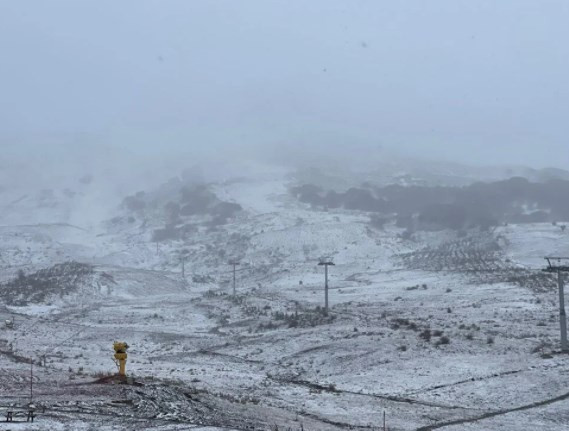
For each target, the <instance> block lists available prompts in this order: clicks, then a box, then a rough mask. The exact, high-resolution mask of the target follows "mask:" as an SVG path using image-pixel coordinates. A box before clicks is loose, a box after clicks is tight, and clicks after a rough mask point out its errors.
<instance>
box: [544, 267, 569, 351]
mask: <svg viewBox="0 0 569 431" xmlns="http://www.w3.org/2000/svg"><path fill="white" fill-rule="evenodd" d="M545 260H546V261H547V268H545V269H544V271H545V272H550V273H554V272H556V273H557V287H558V289H559V325H560V327H561V352H562V353H569V347H568V346H567V316H566V314H565V292H564V286H563V273H566V272H569V257H546V258H545ZM552 261H557V263H552Z"/></svg>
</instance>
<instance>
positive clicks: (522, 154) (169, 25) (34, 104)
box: [0, 0, 569, 168]
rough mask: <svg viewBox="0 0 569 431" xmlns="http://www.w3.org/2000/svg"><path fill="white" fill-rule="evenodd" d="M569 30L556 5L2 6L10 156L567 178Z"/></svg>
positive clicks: (58, 2)
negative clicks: (91, 155)
mask: <svg viewBox="0 0 569 431" xmlns="http://www.w3.org/2000/svg"><path fill="white" fill-rule="evenodd" d="M567 22H569V3H568V2H566V1H564V0H557V1H555V0H549V1H540V2H538V1H529V0H504V1H501V2H495V1H489V0H479V1H476V2H473V1H468V0H435V1H430V2H424V1H420V0H415V1H371V0H369V1H364V0H361V1H335V0H313V1H310V2H306V1H300V0H297V1H284V0H282V1H281V0H271V1H267V0H263V1H261V0H250V1H240V2H237V1H228V0H227V1H222V0H208V1H185V0H169V1H167V2H164V1H158V0H154V1H151V0H136V1H135V0H123V1H120V2H116V1H108V0H97V1H81V2H77V1H73V0H53V1H50V2H45V1H41V0H36V1H33V0H30V1H26V2H21V1H15V0H14V1H9V0H4V1H3V2H2V3H1V4H0V49H1V51H2V53H3V56H2V57H3V58H2V62H1V63H2V67H1V68H0V77H1V80H0V82H1V84H0V85H1V87H0V88H1V95H2V98H1V99H2V103H0V117H1V118H2V122H0V145H1V146H2V147H3V149H4V154H5V156H6V155H10V154H11V153H14V154H17V155H26V154H34V153H37V152H38V151H40V152H41V151H46V150H47V149H49V150H50V151H51V150H52V149H54V150H58V149H59V150H61V151H65V150H66V149H69V148H73V150H74V152H75V153H77V154H81V151H82V148H93V147H94V148H101V149H102V151H103V152H104V149H109V148H110V149H118V150H120V151H125V152H127V153H135V154H138V155H140V156H141V157H154V156H156V155H158V154H163V153H172V154H174V153H175V154H183V155H185V156H187V157H188V158H190V159H191V158H192V157H194V156H195V155H197V154H201V153H203V152H212V151H213V153H215V152H220V153H222V152H223V153H227V152H230V153H239V152H241V151H245V152H246V154H251V155H253V154H254V153H256V152H258V151H262V150H267V151H268V152H271V151H277V150H278V151H279V152H280V153H281V154H282V153H286V152H291V153H295V152H298V153H300V156H301V157H302V152H303V151H307V150H306V149H307V148H311V149H315V151H326V152H334V151H338V152H341V153H343V154H346V153H348V154H349V152H350V151H351V149H352V148H356V150H355V151H364V152H365V151H366V149H367V148H370V149H377V148H380V147H381V148H384V149H387V150H393V151H397V152H400V153H403V154H409V155H413V156H418V157H428V158H431V159H441V160H454V161H459V162H462V163H474V164H526V165H530V166H533V167H542V166H556V167H560V168H569V151H567V149H568V147H569V146H568V140H567V126H566V124H567V123H566V121H567V118H569V86H568V85H567V76H569V47H568V45H567V43H566V41H567V40H569V27H568V26H567ZM87 154H88V153H87Z"/></svg>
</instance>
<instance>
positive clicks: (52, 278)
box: [0, 170, 569, 431]
mask: <svg viewBox="0 0 569 431" xmlns="http://www.w3.org/2000/svg"><path fill="white" fill-rule="evenodd" d="M303 178H305V177H303V176H302V175H300V174H298V173H295V172H288V171H286V170H275V171H273V172H267V171H263V172H262V173H260V174H256V173H255V172H246V173H244V174H243V175H242V176H239V177H238V178H235V179H232V180H224V181H219V182H212V183H208V184H199V185H196V184H195V181H194V180H192V181H185V180H183V179H177V180H175V181H173V182H169V183H167V184H166V185H163V186H160V185H159V184H157V185H156V187H154V188H152V189H148V190H145V191H144V192H141V193H135V194H132V195H129V197H128V198H127V196H123V198H127V199H125V200H118V201H117V202H116V204H115V205H114V206H112V208H113V210H112V213H111V214H106V213H105V215H104V216H103V215H102V214H101V215H100V214H97V217H94V218H93V219H90V220H89V221H88V222H87V223H84V224H72V223H71V220H70V219H69V215H70V214H75V207H74V205H75V204H74V203H73V202H75V201H74V199H75V196H69V197H68V198H66V199H69V201H65V199H63V197H61V196H59V194H50V193H47V195H45V196H47V197H45V196H44V197H45V199H44V200H43V201H42V200H41V199H40V200H39V201H38V200H37V196H36V195H33V194H29V195H26V196H27V197H25V198H22V200H21V201H19V202H14V201H12V202H11V203H9V204H6V203H4V209H6V214H8V215H7V216H5V217H3V218H2V223H3V226H2V227H0V283H1V284H0V293H2V295H1V296H0V298H2V299H1V302H0V318H1V319H2V320H1V321H2V322H4V321H5V320H9V321H11V322H13V324H10V325H9V327H8V326H5V327H4V328H2V329H0V367H1V368H2V369H3V373H2V377H0V381H1V383H2V384H1V385H0V396H2V400H3V401H2V406H3V407H2V408H4V409H6V408H7V406H9V405H14V406H17V407H19V408H20V407H22V406H23V405H24V404H25V402H26V397H27V396H28V394H29V372H30V365H29V363H27V362H26V361H28V358H32V359H33V361H34V363H35V366H34V377H33V379H34V388H35V389H34V393H35V395H34V403H35V404H37V405H38V406H40V409H39V410H38V418H37V419H36V421H37V422H36V425H39V424H41V425H42V426H44V427H50V428H53V429H85V430H87V429H94V427H95V426H96V427H97V428H100V429H157V430H158V429H159V430H170V429H189V428H191V429H196V430H214V429H259V430H269V429H271V427H274V426H275V425H276V426H278V429H289V428H290V429H292V430H299V429H305V430H307V431H312V430H315V431H316V430H336V429H337V430H339V429H370V430H371V429H380V428H381V426H382V420H383V414H384V412H385V414H386V417H387V425H388V427H389V429H390V430H431V429H445V430H449V431H452V430H459V429H460V430H462V429H469V430H480V431H481V430H488V429H501V430H511V431H514V430H519V429H522V428H524V427H525V428H527V429H543V430H545V429H547V430H563V429H565V426H566V424H567V422H568V420H569V404H568V400H569V393H568V392H567V389H566V384H565V383H566V382H565V381H564V380H563V378H560V377H559V376H564V375H566V374H567V373H568V372H569V363H568V362H567V358H566V356H564V355H561V354H559V353H558V335H559V334H558V332H559V324H558V317H557V306H558V305H557V302H556V301H557V293H556V290H555V289H556V284H555V280H553V279H552V278H551V277H550V276H549V275H547V274H545V273H542V272H541V271H540V269H541V268H542V267H543V266H544V261H543V257H544V256H545V255H548V254H560V255H569V232H567V231H565V230H564V229H561V228H560V225H562V224H563V222H564V221H563V220H560V221H559V223H557V224H556V225H553V224H551V223H541V224H539V223H537V224H509V225H507V226H499V227H495V228H492V229H489V230H484V231H481V230H477V229H471V230H467V231H461V232H454V231H435V232H433V231H418V232H414V233H413V234H412V235H407V234H406V229H403V228H399V227H397V226H396V224H395V221H394V220H387V221H386V222H385V224H384V225H383V226H382V227H378V226H375V225H374V224H373V223H370V217H371V215H372V214H370V213H368V212H363V211H356V210H347V209H330V210H328V211H326V210H323V209H318V208H314V207H311V206H310V205H308V204H305V203H301V202H300V201H298V200H297V199H296V198H295V197H294V196H293V195H292V194H291V193H290V189H291V187H292V186H295V185H298V184H299V182H300V181H302V179H303ZM85 193H87V191H85ZM48 195H49V196H48ZM33 196H36V197H33ZM32 197H33V199H32ZM48 197H49V199H47V198H48ZM46 199H47V200H46ZM42 202H43V203H42ZM82 202H85V201H84V200H83V201H82ZM121 202H122V204H121ZM42 205H43V206H42ZM77 205H79V202H77ZM42 208H43V209H42ZM44 210H45V211H44ZM17 214H22V216H21V218H18V217H16V215H17ZM565 222H567V221H565ZM157 232H158V234H157ZM321 258H327V259H332V260H333V261H334V263H335V266H332V267H330V274H329V275H330V278H329V284H330V289H329V300H330V310H329V312H328V313H326V312H325V310H324V309H323V306H324V288H323V285H324V274H323V269H322V267H321V266H319V265H318V263H319V261H320V259H321ZM232 261H238V262H239V265H238V266H237V267H236V272H235V288H236V295H233V266H232V265H230V262H232ZM77 265H79V266H77ZM36 286H40V287H41V289H42V290H41V291H42V292H44V293H45V294H42V295H38V294H34V292H35V290H34V289H36ZM16 295H18V296H16ZM115 340H121V341H126V342H128V344H129V345H130V346H131V347H130V349H129V351H128V354H129V358H128V362H127V370H128V373H129V374H130V375H131V376H134V377H135V378H134V382H131V383H132V384H130V385H110V384H105V383H103V382H104V381H105V380H104V379H103V380H102V381H100V382H99V383H94V382H95V381H96V379H97V378H99V377H101V376H104V375H105V373H114V372H115V371H116V368H115V364H114V363H113V362H112V360H111V358H112V353H113V350H112V342H113V341H115ZM40 364H41V365H40ZM43 407H45V411H44V410H43ZM17 426H18V427H19V428H15V429H30V430H32V429H37V428H33V426H35V425H33V426H32V425H29V426H26V425H23V424H18V425H17ZM105 427H106V428H105Z"/></svg>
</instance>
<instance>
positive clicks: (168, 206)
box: [123, 185, 242, 241]
mask: <svg viewBox="0 0 569 431" xmlns="http://www.w3.org/2000/svg"><path fill="white" fill-rule="evenodd" d="M123 207H124V208H126V209H128V210H129V211H131V212H133V213H136V214H138V215H143V214H145V213H146V212H148V211H152V212H158V213H159V214H162V215H163V218H164V220H165V224H164V227H163V228H160V229H156V230H155V231H154V234H153V241H166V240H172V239H181V238H185V237H187V236H188V235H189V234H191V233H192V232H194V231H195V229H196V226H195V224H193V223H191V222H188V217H192V216H204V218H206V219H207V221H206V222H205V223H206V224H207V225H208V226H210V227H217V226H220V225H224V224H226V223H227V222H228V220H229V219H231V218H233V217H235V216H236V215H237V213H238V212H240V211H241V210H242V208H241V206H240V205H239V204H236V203H233V202H224V201H222V200H220V199H219V198H218V197H217V196H216V195H215V193H213V192H212V191H211V190H210V189H209V188H208V187H207V186H206V185H192V186H182V187H180V188H179V189H178V191H177V193H176V194H175V195H170V197H169V198H168V200H167V201H166V202H165V200H164V196H163V195H161V194H158V195H156V194H147V193H145V192H138V193H136V194H135V195H132V196H128V197H127V198H125V199H124V201H123Z"/></svg>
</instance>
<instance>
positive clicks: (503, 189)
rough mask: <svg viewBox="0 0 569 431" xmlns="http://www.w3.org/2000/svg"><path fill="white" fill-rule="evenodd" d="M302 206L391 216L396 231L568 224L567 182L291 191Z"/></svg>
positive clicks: (380, 220)
mask: <svg viewBox="0 0 569 431" xmlns="http://www.w3.org/2000/svg"><path fill="white" fill-rule="evenodd" d="M292 193H293V194H294V195H295V196H296V197H297V199H299V200H300V201H302V202H305V203H308V204H311V205H312V206H314V207H316V208H320V209H332V208H344V209H348V210H359V211H367V212H371V213H373V214H372V217H371V220H372V224H374V225H376V226H378V227H379V226H381V225H382V224H383V223H384V222H385V220H386V219H385V217H381V216H379V214H383V215H389V216H394V215H395V216H396V218H397V224H398V226H400V227H406V228H415V229H429V230H430V229H456V230H459V229H466V228H470V227H482V228H488V227H491V226H494V225H498V224H502V223H534V222H556V221H559V220H569V181H567V180H560V179H555V180H550V181H547V182H544V183H533V182H530V181H528V180H527V179H525V178H521V177H515V178H510V179H508V180H504V181H496V182H491V183H475V184H471V185H469V186H465V187H429V186H409V187H406V186H400V185H390V186H386V187H362V188H351V189H349V190H346V191H345V192H337V191H325V190H323V189H321V188H319V187H317V186H314V185H309V184H308V185H302V186H299V187H295V188H293V189H292Z"/></svg>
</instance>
